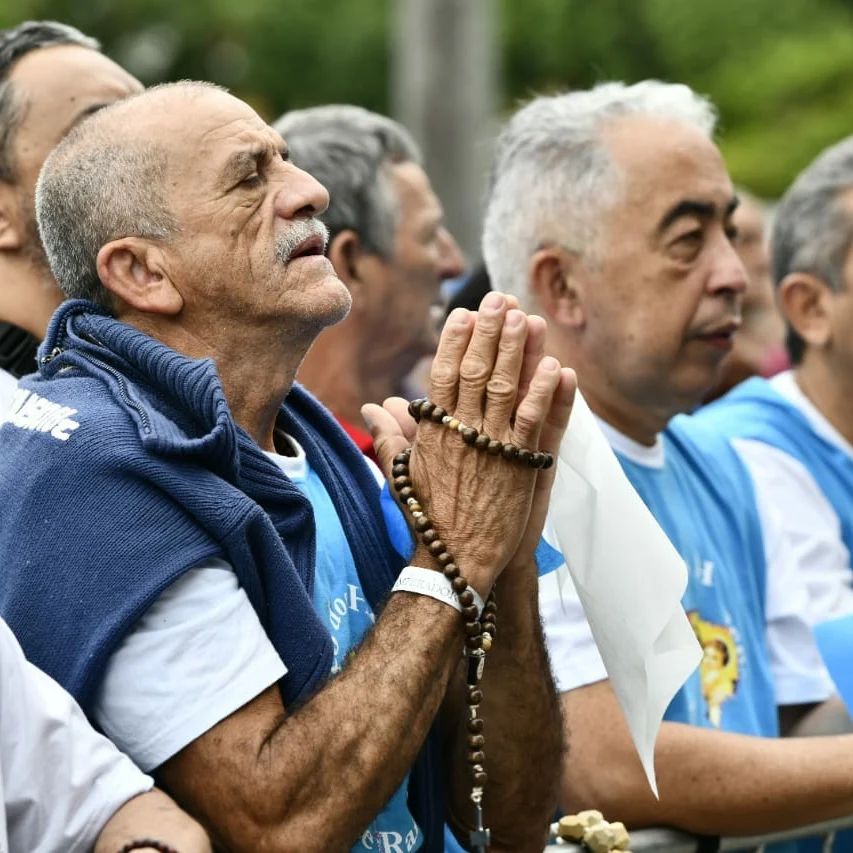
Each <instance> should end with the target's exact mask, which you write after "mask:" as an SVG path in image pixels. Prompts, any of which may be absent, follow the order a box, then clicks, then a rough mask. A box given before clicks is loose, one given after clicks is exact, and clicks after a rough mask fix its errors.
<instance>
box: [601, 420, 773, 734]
mask: <svg viewBox="0 0 853 853" xmlns="http://www.w3.org/2000/svg"><path fill="white" fill-rule="evenodd" d="M662 440H663V443H664V453H665V463H664V466H663V467H662V468H652V467H649V466H646V465H640V464H638V463H636V462H634V461H632V460H630V459H628V458H626V457H625V456H623V455H621V454H619V453H617V456H618V457H619V461H620V463H621V465H622V467H623V469H624V471H625V473H626V475H627V476H628V479H629V480H630V481H631V483H632V484H633V486H634V488H635V489H636V490H637V492H638V493H639V495H640V497H641V498H642V499H643V501H644V502H645V504H646V505H647V506H648V508H649V509H650V510H651V512H652V514H653V515H654V517H655V518H656V519H657V521H658V523H659V524H660V525H661V527H662V528H663V530H664V532H665V533H666V534H667V536H668V537H669V539H670V541H671V542H672V544H673V545H674V546H675V548H676V550H677V551H678V553H679V554H680V555H681V556H682V558H683V559H684V561H685V563H686V564H687V570H688V582H687V590H686V592H685V595H684V599H683V604H684V609H685V610H686V611H687V614H688V616H689V618H690V621H691V623H692V624H693V628H694V630H695V631H696V634H697V637H698V638H699V642H700V644H701V645H702V647H703V649H704V651H705V654H704V657H703V660H702V663H701V665H700V667H699V669H698V670H697V671H696V672H695V673H694V674H693V675H692V676H691V677H690V679H689V680H688V681H687V683H686V684H685V685H684V687H683V688H682V689H681V690H680V691H679V692H678V693H677V694H676V696H675V698H674V699H673V701H672V703H671V704H670V707H669V708H668V709H667V712H666V715H665V718H666V719H667V720H673V721H676V722H683V723H690V724H691V725H695V726H704V727H707V728H718V729H721V730H723V731H729V732H739V733H741V734H750V735H763V736H775V735H777V734H778V723H777V717H776V702H775V698H774V693H773V682H772V678H771V674H770V668H769V663H768V654H767V646H766V642H765V626H764V622H765V618H764V612H765V607H764V594H765V572H766V568H765V558H764V545H763V542H762V535H761V525H760V521H759V519H758V515H757V511H756V509H755V500H754V495H753V490H752V483H751V481H750V479H749V475H748V474H747V472H746V470H745V469H744V468H743V466H742V464H741V462H740V460H739V459H738V458H737V456H736V454H735V452H734V451H733V450H732V449H731V447H730V446H729V444H728V442H726V441H724V440H722V439H718V438H715V437H714V436H713V435H710V436H709V435H704V434H703V432H702V430H701V429H700V428H699V427H698V426H697V425H695V424H691V423H690V421H689V420H688V419H685V418H681V417H679V418H675V419H674V420H673V421H671V422H670V425H669V426H668V427H667V429H666V430H665V432H664V433H663V436H662Z"/></svg>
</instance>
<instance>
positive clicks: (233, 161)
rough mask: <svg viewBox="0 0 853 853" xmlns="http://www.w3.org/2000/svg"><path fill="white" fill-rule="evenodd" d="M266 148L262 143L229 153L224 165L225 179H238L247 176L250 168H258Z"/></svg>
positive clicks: (223, 176) (223, 175)
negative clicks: (262, 146)
mask: <svg viewBox="0 0 853 853" xmlns="http://www.w3.org/2000/svg"><path fill="white" fill-rule="evenodd" d="M265 153H266V152H265V150H264V149H263V148H261V146H260V145H253V146H252V147H251V148H241V149H240V150H239V151H234V152H232V153H231V154H229V155H228V159H227V160H226V161H225V165H224V166H223V167H222V179H223V180H226V181H227V180H238V179H242V178H244V177H245V176H246V171H247V170H248V169H257V168H258V164H259V163H260V161H261V160H262V159H263V157H264V154H265Z"/></svg>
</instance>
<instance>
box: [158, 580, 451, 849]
mask: <svg viewBox="0 0 853 853" xmlns="http://www.w3.org/2000/svg"><path fill="white" fill-rule="evenodd" d="M461 649H462V630H461V620H460V618H459V614H458V613H457V612H456V611H455V610H453V609H452V608H450V607H448V606H447V605H446V604H442V603H440V602H437V601H434V600H433V599H431V598H427V597H424V596H420V595H411V594H408V593H396V594H395V595H393V596H392V597H391V598H390V599H389V601H388V603H387V605H386V607H385V609H384V611H383V613H382V615H381V616H380V618H379V619H378V620H377V623H376V625H375V626H374V628H373V629H372V630H371V632H370V633H369V634H368V636H367V637H366V638H365V640H364V642H363V643H362V645H361V646H360V647H359V648H358V649H357V651H356V652H355V654H354V655H353V656H352V658H351V659H350V661H349V662H348V664H347V665H346V666H345V667H344V669H343V670H342V672H341V673H340V674H339V675H338V676H337V677H335V678H333V679H332V680H331V681H330V682H329V683H328V684H327V685H326V686H325V687H324V688H323V689H322V690H320V691H319V692H318V693H317V694H316V695H314V696H313V697H311V698H310V699H309V700H308V701H307V702H306V703H305V704H304V705H303V706H301V707H298V708H295V709H291V710H290V711H287V712H285V711H284V710H283V709H282V708H281V705H280V700H279V699H278V695H277V690H276V688H272V690H271V691H267V693H266V694H264V698H263V699H256V700H255V701H254V702H253V703H251V704H250V706H247V709H250V710H246V709H244V710H243V711H241V712H238V713H237V714H236V715H233V717H232V718H229V720H226V721H224V723H221V724H220V727H221V726H226V727H227V726H236V727H237V730H238V734H236V736H234V737H233V738H232V734H231V733H230V732H229V731H227V729H226V730H223V731H222V732H221V733H217V732H216V730H215V729H214V730H211V732H210V733H208V735H205V738H208V737H210V736H211V735H213V736H214V737H217V735H221V736H220V737H218V739H219V740H220V745H216V744H214V745H213V746H212V747H211V748H212V749H215V753H216V757H215V767H216V773H217V775H218V776H220V777H222V778H223V780H226V781H224V782H223V791H222V792H220V793H219V794H217V795H214V796H211V792H210V790H207V791H205V790H204V788H205V787H206V786H210V785H211V784H215V782H214V781H213V780H211V779H210V778H205V777H204V774H202V773H199V772H198V766H197V765H196V766H192V765H187V764H183V762H182V761H181V758H180V756H178V757H176V759H172V760H171V761H170V762H168V763H167V765H165V766H164V770H165V773H166V775H165V778H166V780H167V782H168V784H169V789H170V790H172V791H174V792H175V793H176V794H178V790H177V789H176V787H175V785H179V786H180V796H181V799H182V801H183V799H184V797H186V798H188V800H189V802H191V803H192V804H193V806H194V808H199V809H201V810H202V817H203V819H204V821H205V822H206V823H207V824H208V825H210V826H211V827H214V828H215V831H216V834H217V835H218V836H219V837H220V838H221V839H222V841H223V842H224V843H225V845H226V846H227V847H228V848H229V849H230V848H234V849H241V850H242V849H252V850H254V849H264V850H276V851H284V850H306V849H312V850H314V849H322V850H329V851H333V850H346V849H349V847H350V846H351V845H352V843H353V842H354V840H355V839H356V838H357V837H358V836H359V834H360V833H361V832H363V831H364V829H365V827H366V826H367V825H368V824H369V822H370V821H371V820H372V819H373V818H374V817H375V816H376V815H377V814H378V813H379V812H380V811H381V810H382V808H383V807H384V806H385V804H386V803H387V801H388V799H389V798H390V796H391V795H392V794H393V793H394V791H395V790H396V789H397V788H398V787H399V785H400V783H401V781H402V779H403V777H404V776H405V774H406V772H407V771H408V770H409V769H410V767H411V766H412V764H413V762H414V760H415V758H416V756H417V754H418V751H419V750H420V748H421V746H422V744H423V741H424V739H425V737H426V734H427V732H428V731H429V728H430V726H431V724H432V722H433V719H434V717H435V715H436V713H437V710H438V708H439V706H440V703H441V701H442V700H443V698H444V695H445V692H446V688H447V682H448V679H449V677H450V673H451V671H452V669H453V667H454V666H455V665H456V663H457V661H458V660H459V657H460V655H461ZM273 701H275V702H277V703H278V713H277V714H276V713H271V712H270V705H269V703H270V702H273ZM265 702H266V707H264V703H265ZM255 709H257V715H258V716H257V719H255V720H253V719H252V714H253V713H255ZM223 741H228V742H229V743H233V744H234V746H233V747H232V748H229V749H222V747H221V743H222V742H223ZM212 764H214V761H213V760H210V759H208V760H207V762H206V763H205V764H204V765H203V766H204V768H205V769H207V768H209V767H210V766H211V765H212ZM226 786H227V787H226ZM225 804H227V807H228V810H229V811H228V813H223V805H225Z"/></svg>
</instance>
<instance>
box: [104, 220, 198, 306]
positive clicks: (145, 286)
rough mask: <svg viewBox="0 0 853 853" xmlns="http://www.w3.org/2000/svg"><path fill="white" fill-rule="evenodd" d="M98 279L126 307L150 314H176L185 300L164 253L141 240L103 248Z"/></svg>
mask: <svg viewBox="0 0 853 853" xmlns="http://www.w3.org/2000/svg"><path fill="white" fill-rule="evenodd" d="M97 263H98V278H100V279H101V282H102V283H103V285H104V287H105V288H106V289H107V290H109V291H110V293H112V294H113V295H114V296H116V297H117V298H118V299H120V300H121V301H122V302H124V303H125V304H127V305H129V306H130V307H131V308H134V309H136V310H137V311H142V312H144V313H147V314H177V313H178V312H179V311H180V310H181V309H182V308H183V306H184V300H183V297H182V296H181V294H180V293H179V292H178V290H177V288H176V287H175V285H174V284H173V282H172V280H171V278H169V275H168V273H167V271H166V266H165V257H164V255H163V251H162V249H160V248H159V247H158V246H156V245H153V244H151V243H150V242H148V241H147V240H142V239H140V238H138V237H123V238H121V239H120V240H113V241H112V242H111V243H107V244H106V245H105V246H102V247H101V251H100V252H98V262H97Z"/></svg>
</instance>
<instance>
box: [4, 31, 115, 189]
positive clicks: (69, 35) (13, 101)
mask: <svg viewBox="0 0 853 853" xmlns="http://www.w3.org/2000/svg"><path fill="white" fill-rule="evenodd" d="M62 44H71V45H77V46H78V47H85V48H88V49H89V50H100V49H101V46H100V44H98V42H97V41H96V40H95V39H93V38H89V37H88V36H85V35H83V33H81V32H80V31H79V30H75V29H74V27H69V26H66V25H65V24H59V23H57V22H56V21H25V22H24V23H23V24H18V26H17V27H12V28H11V29H8V30H0V181H5V182H7V183H12V182H13V181H14V180H15V173H16V168H15V163H14V158H13V157H12V140H13V138H14V134H15V130H17V128H18V126H19V125H20V124H21V122H22V121H23V119H24V113H25V105H24V103H23V101H22V99H21V97H20V94H19V93H17V92H15V88H14V86H13V85H12V81H11V80H10V79H9V75H10V74H11V73H12V69H13V68H14V66H15V63H16V62H17V61H18V60H19V59H21V58H23V57H24V56H26V55H27V54H28V53H31V52H32V51H34V50H39V49H40V48H43V47H53V46H55V45H62Z"/></svg>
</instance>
